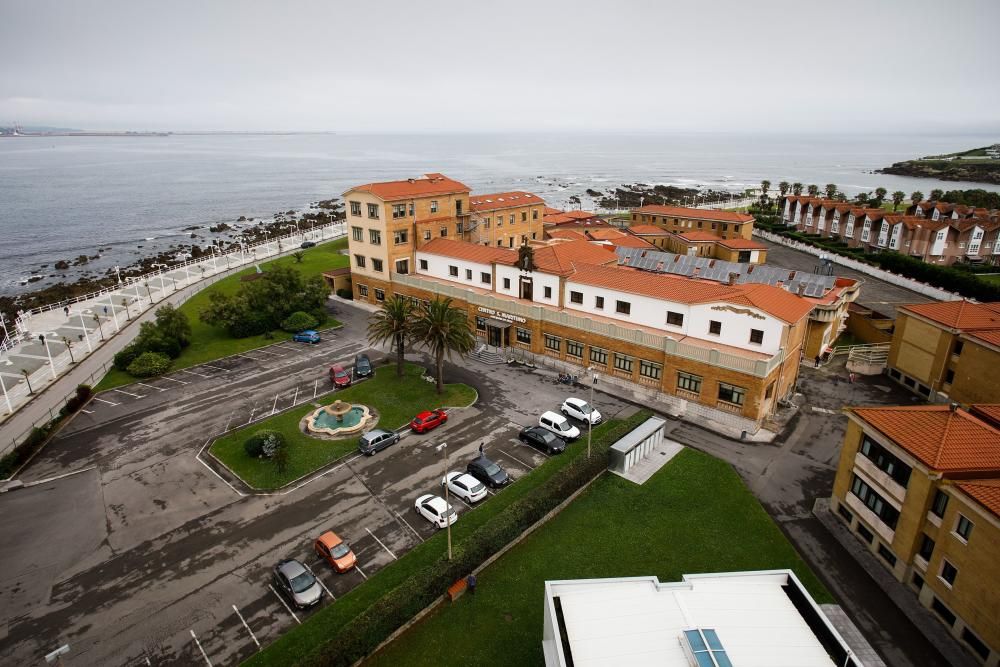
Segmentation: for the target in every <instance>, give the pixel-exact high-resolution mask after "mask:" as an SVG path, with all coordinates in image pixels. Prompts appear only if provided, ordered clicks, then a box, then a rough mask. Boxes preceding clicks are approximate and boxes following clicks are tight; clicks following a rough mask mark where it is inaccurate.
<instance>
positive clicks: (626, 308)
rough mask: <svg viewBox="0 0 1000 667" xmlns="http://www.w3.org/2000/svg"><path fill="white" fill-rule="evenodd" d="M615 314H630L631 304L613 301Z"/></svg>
mask: <svg viewBox="0 0 1000 667" xmlns="http://www.w3.org/2000/svg"><path fill="white" fill-rule="evenodd" d="M615 312H616V313H620V314H622V315H628V314H629V313H631V312H632V304H631V303H629V302H628V301H615Z"/></svg>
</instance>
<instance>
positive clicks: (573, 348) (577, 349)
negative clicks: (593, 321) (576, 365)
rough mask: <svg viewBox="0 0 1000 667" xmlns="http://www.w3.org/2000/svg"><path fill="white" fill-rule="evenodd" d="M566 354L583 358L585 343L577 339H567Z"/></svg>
mask: <svg viewBox="0 0 1000 667" xmlns="http://www.w3.org/2000/svg"><path fill="white" fill-rule="evenodd" d="M566 354H567V355H568V356H570V357H576V358H577V359H583V343H578V342H576V341H575V340H568V341H566Z"/></svg>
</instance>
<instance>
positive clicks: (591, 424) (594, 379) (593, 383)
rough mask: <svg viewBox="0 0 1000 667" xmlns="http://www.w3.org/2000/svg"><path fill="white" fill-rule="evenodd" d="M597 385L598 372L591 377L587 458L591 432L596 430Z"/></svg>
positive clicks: (590, 369)
mask: <svg viewBox="0 0 1000 667" xmlns="http://www.w3.org/2000/svg"><path fill="white" fill-rule="evenodd" d="M587 372H588V373H594V369H593V367H591V368H588V369H587ZM595 386H597V373H594V374H593V376H592V377H591V379H590V401H589V405H590V414H589V415H587V458H588V459H589V458H590V440H591V433H592V432H593V430H594V387H595Z"/></svg>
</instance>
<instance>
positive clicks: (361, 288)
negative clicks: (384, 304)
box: [358, 285, 368, 299]
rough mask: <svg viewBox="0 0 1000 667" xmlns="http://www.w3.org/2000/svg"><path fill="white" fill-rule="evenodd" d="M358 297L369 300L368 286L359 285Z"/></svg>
mask: <svg viewBox="0 0 1000 667" xmlns="http://www.w3.org/2000/svg"><path fill="white" fill-rule="evenodd" d="M358 296H363V297H364V298H366V299H367V298H368V285H358Z"/></svg>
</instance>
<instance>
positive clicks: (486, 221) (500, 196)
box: [461, 191, 545, 248]
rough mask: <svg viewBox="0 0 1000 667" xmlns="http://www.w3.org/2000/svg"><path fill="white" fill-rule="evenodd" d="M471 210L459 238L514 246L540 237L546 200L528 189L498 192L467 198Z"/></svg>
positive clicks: (507, 246) (504, 246) (490, 244)
mask: <svg viewBox="0 0 1000 667" xmlns="http://www.w3.org/2000/svg"><path fill="white" fill-rule="evenodd" d="M469 209H470V211H471V213H472V216H471V219H470V221H469V225H468V226H467V228H465V229H464V230H463V234H462V236H461V238H462V239H463V240H465V241H470V242H472V243H480V244H482V245H488V246H497V247H501V248H515V247H517V246H519V245H521V244H522V243H527V242H528V241H536V240H541V238H542V236H543V231H542V230H543V220H544V217H545V202H544V201H542V198H541V197H539V196H538V195H536V194H532V193H530V192H521V191H515V192H497V193H493V194H485V195H474V196H472V197H470V198H469Z"/></svg>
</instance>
